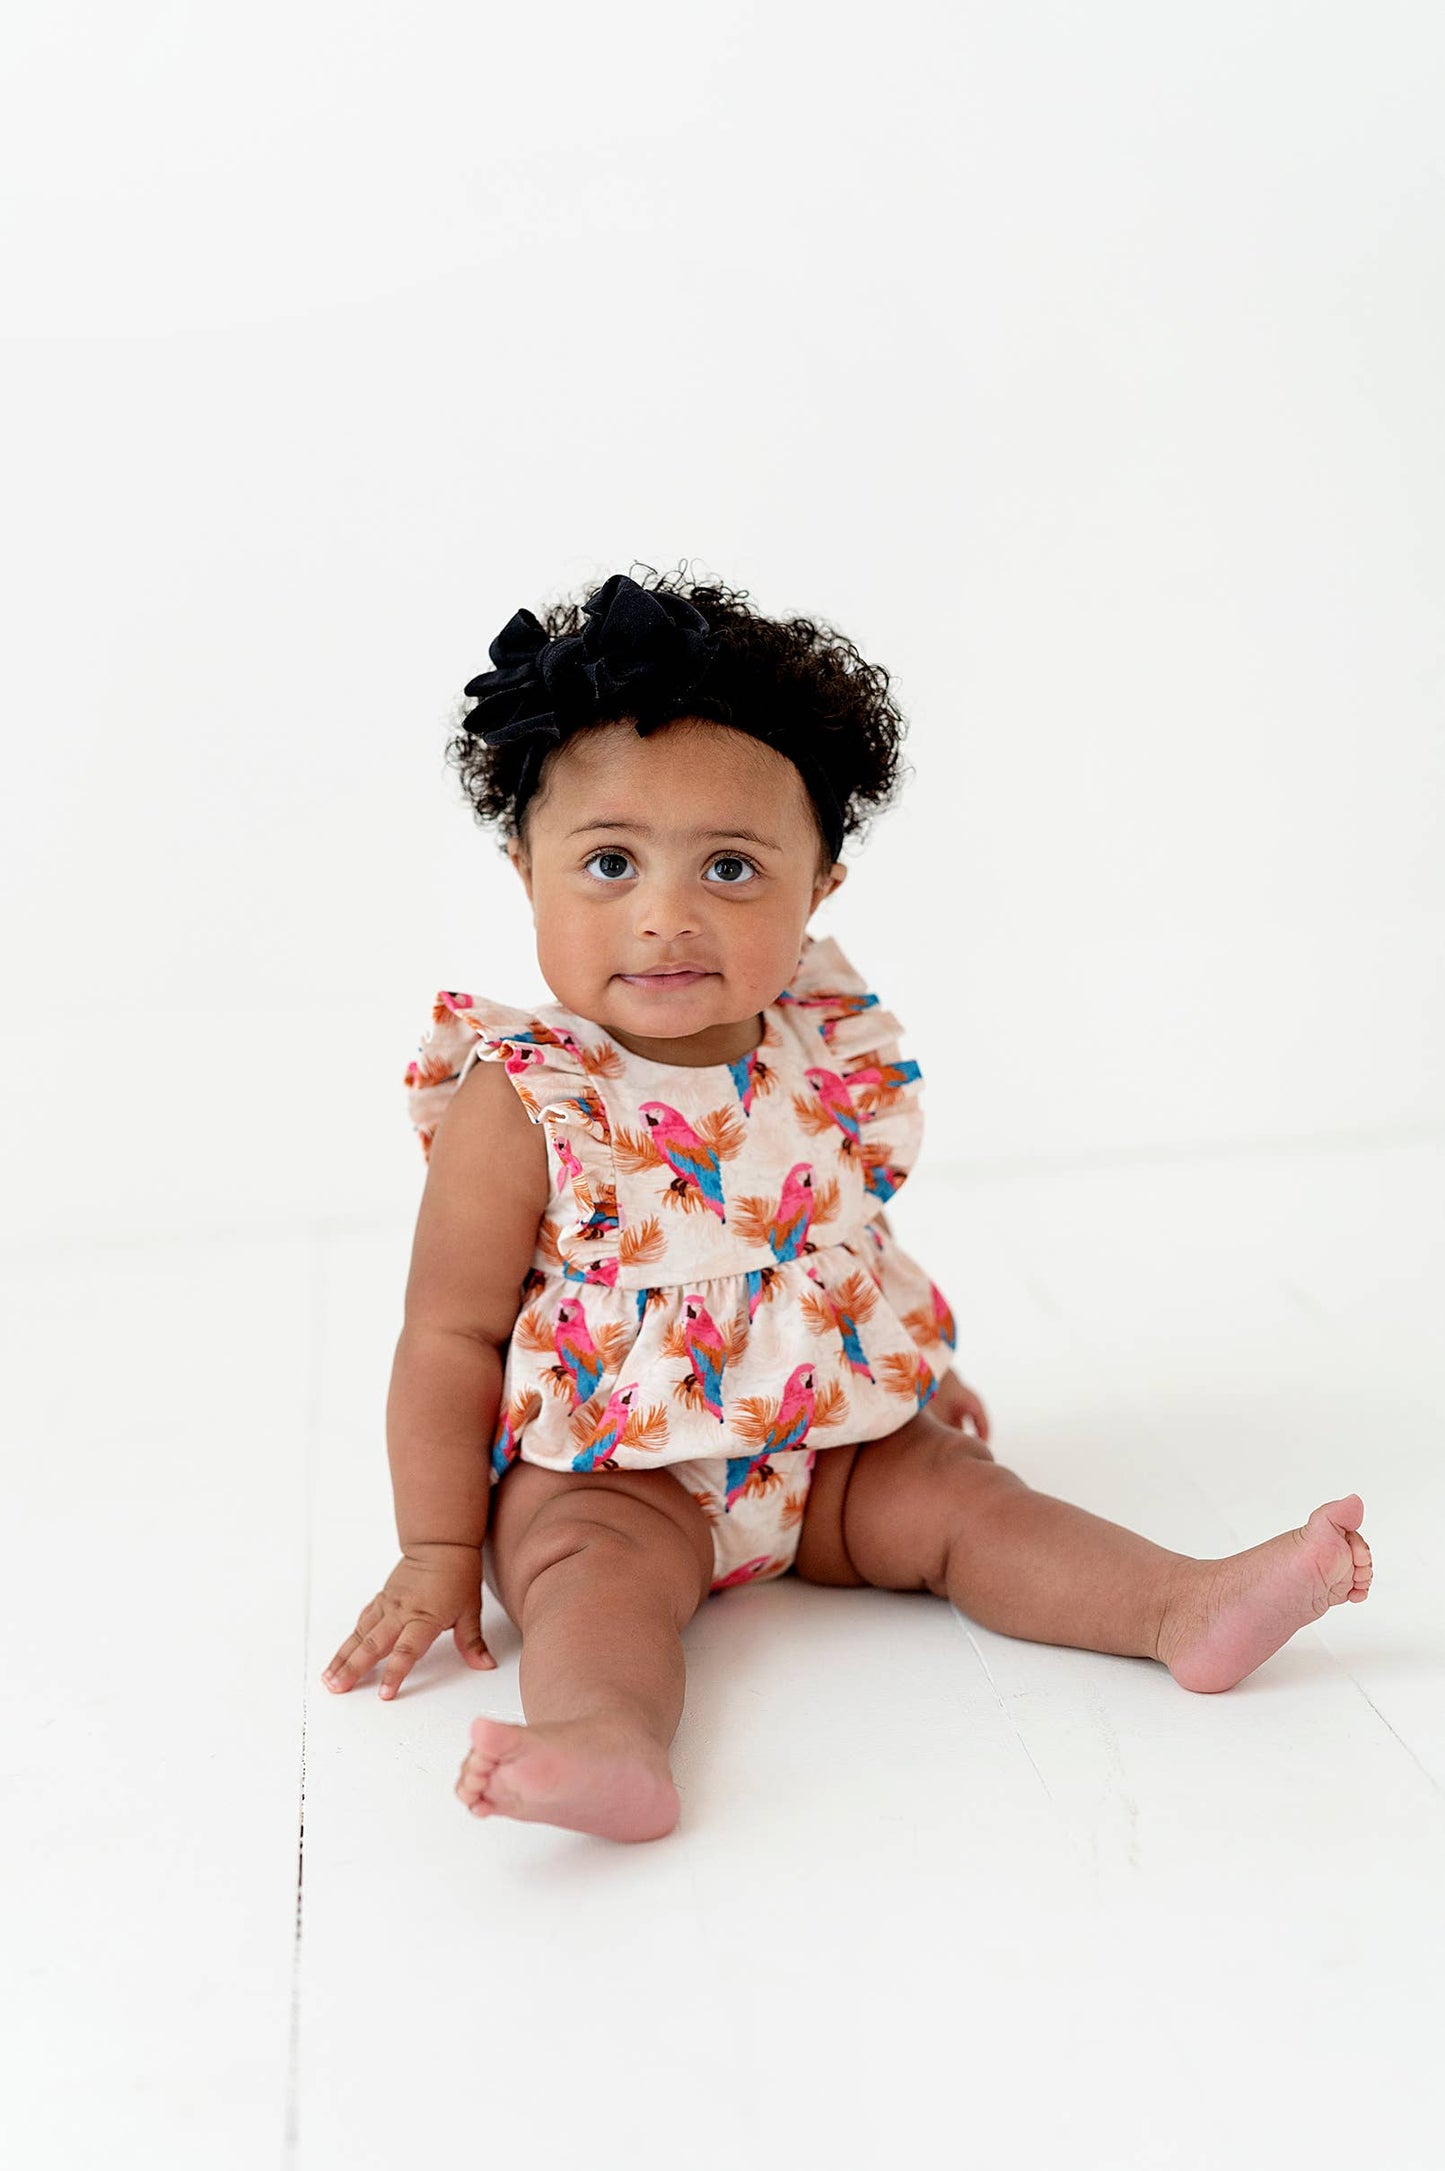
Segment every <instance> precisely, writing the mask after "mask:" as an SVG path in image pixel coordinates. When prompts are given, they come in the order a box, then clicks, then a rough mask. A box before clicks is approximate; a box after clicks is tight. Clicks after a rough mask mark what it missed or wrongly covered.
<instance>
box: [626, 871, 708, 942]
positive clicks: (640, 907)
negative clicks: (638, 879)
mask: <svg viewBox="0 0 1445 2171" xmlns="http://www.w3.org/2000/svg"><path fill="white" fill-rule="evenodd" d="M636 926H637V932H638V933H639V934H640V935H653V936H655V937H658V938H660V939H661V940H662V941H663V942H676V941H677V940H678V939H679V938H680V937H682V936H685V935H693V934H696V932H697V927H698V910H697V899H696V897H695V896H694V895H693V894H692V893H691V891H690V890H688V889H684V888H683V886H682V884H681V883H674V882H650V883H648V885H647V886H646V888H645V889H642V890H639V892H638V896H637V921H636Z"/></svg>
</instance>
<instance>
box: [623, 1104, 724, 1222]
mask: <svg viewBox="0 0 1445 2171" xmlns="http://www.w3.org/2000/svg"><path fill="white" fill-rule="evenodd" d="M637 1112H638V1114H639V1115H640V1116H641V1117H642V1120H643V1122H644V1123H645V1124H646V1125H647V1128H648V1131H649V1132H650V1134H651V1138H652V1143H653V1145H654V1146H655V1147H656V1148H657V1151H658V1152H659V1153H660V1154H661V1155H662V1157H663V1159H664V1160H665V1161H666V1163H667V1165H668V1167H669V1168H670V1169H671V1170H672V1171H673V1178H674V1180H673V1183H672V1187H671V1188H672V1189H673V1190H674V1191H681V1192H689V1191H691V1192H694V1193H696V1195H697V1196H698V1197H700V1198H701V1199H703V1200H704V1201H705V1202H706V1204H707V1205H708V1206H710V1207H711V1208H712V1211H713V1212H714V1213H715V1214H716V1215H717V1217H718V1220H719V1221H726V1220H727V1213H726V1211H725V1210H724V1206H723V1189H722V1163H721V1162H720V1161H719V1159H718V1157H717V1155H716V1154H715V1153H714V1152H713V1149H712V1147H711V1146H709V1145H707V1144H706V1143H705V1141H704V1140H702V1139H701V1138H699V1137H698V1135H697V1132H696V1131H695V1130H694V1129H693V1127H692V1125H691V1124H690V1123H689V1122H688V1120H687V1118H686V1116H681V1115H679V1114H678V1112H677V1110H676V1109H675V1108H669V1107H668V1105H667V1102H666V1101H644V1102H643V1103H642V1105H641V1107H640V1108H639V1109H638V1111H637Z"/></svg>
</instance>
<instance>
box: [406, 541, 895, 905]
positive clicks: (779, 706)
mask: <svg viewBox="0 0 1445 2171" xmlns="http://www.w3.org/2000/svg"><path fill="white" fill-rule="evenodd" d="M633 562H634V564H636V563H637V562H638V561H637V560H634V561H633ZM644 571H645V572H646V573H649V574H652V575H653V576H654V577H653V578H652V579H651V580H642V581H639V583H638V585H639V586H640V587H644V588H652V589H654V590H655V591H656V592H658V593H661V594H665V595H673V596H683V597H685V598H686V600H687V601H688V602H689V603H691V604H692V605H693V606H694V607H695V608H696V609H697V610H699V611H701V612H702V614H703V616H704V618H706V620H707V622H708V625H709V627H710V628H712V629H713V630H714V631H715V632H716V633H717V635H718V637H719V638H718V644H717V654H716V657H715V660H714V662H713V665H712V667H711V668H710V670H709V671H708V674H707V679H706V686H707V692H706V693H699V694H696V695H692V694H690V695H688V696H687V697H686V698H685V699H684V700H682V701H681V702H680V703H679V705H678V708H677V712H676V713H677V715H678V716H679V717H683V716H686V717H702V718H705V719H709V720H711V721H712V722H714V723H722V724H729V723H732V722H733V719H734V717H735V716H739V715H741V716H744V717H746V718H747V723H746V724H744V725H739V726H738V727H737V728H738V729H740V730H746V731H748V732H750V733H751V735H752V736H754V737H757V738H762V739H765V740H766V739H769V738H771V737H772V735H773V732H774V730H779V729H781V730H785V732H786V735H787V736H790V737H792V738H793V739H794V741H795V742H796V741H797V740H798V739H799V738H801V739H802V741H803V743H804V744H805V745H806V746H807V747H808V749H809V751H810V752H811V753H812V754H813V755H814V757H815V759H817V760H818V761H819V762H820V763H821V765H822V766H823V768H824V769H825V771H826V774H827V776H828V780H829V782H830V783H831V785H832V787H833V790H834V792H835V794H836V796H837V800H838V805H839V807H840V808H841V810H842V814H843V829H844V834H845V835H846V836H854V835H859V836H861V835H863V834H865V833H866V829H867V826H868V824H869V822H870V820H871V817H872V816H873V815H874V814H875V813H877V812H879V811H880V810H881V809H882V808H883V807H885V806H886V805H888V804H890V803H891V802H892V800H893V798H894V797H895V796H896V787H897V784H898V781H899V778H900V774H901V772H902V771H904V770H908V769H909V765H908V764H907V763H906V762H904V761H903V759H902V757H901V754H900V751H899V748H900V742H901V740H902V738H903V735H904V732H905V731H906V729H907V724H906V720H905V718H904V716H903V714H902V712H901V710H900V709H899V708H898V707H897V705H896V703H895V702H893V701H892V700H891V699H890V698H889V693H888V686H889V673H888V672H887V671H886V670H885V669H884V667H883V665H882V664H876V663H867V662H865V660H864V659H863V657H862V656H861V655H860V654H859V652H858V650H857V648H856V647H855V646H854V645H853V643H852V642H851V641H850V640H849V639H848V638H847V637H846V635H844V634H842V633H840V632H838V631H837V630H836V629H835V628H834V627H831V626H828V625H826V624H822V623H814V621H813V620H812V619H809V618H786V619H774V618H765V617H763V616H762V614H761V613H760V612H758V611H754V610H750V609H749V608H748V605H747V596H748V591H747V589H746V588H739V589H736V590H734V589H730V588H726V587H723V586H720V585H717V586H714V585H708V584H704V583H702V582H698V581H694V580H693V579H691V578H690V576H689V575H688V574H687V572H686V569H685V564H684V565H681V566H679V568H678V571H677V573H676V574H675V575H673V574H661V573H657V572H656V569H655V568H654V567H652V566H646V567H645V568H644ZM634 577H635V576H634ZM595 585H596V584H595V583H594V582H591V581H589V582H588V583H587V588H586V594H590V593H591V592H592V589H593V587H594V586H595ZM584 600H585V597H584V596H577V597H571V598H568V599H566V600H564V601H563V602H560V603H557V604H554V605H553V606H552V607H551V608H550V609H549V610H547V611H546V612H545V614H539V617H540V623H541V624H542V626H543V627H544V628H545V630H546V633H547V637H548V639H549V640H558V639H561V638H563V637H565V636H568V635H572V634H576V633H579V632H581V631H582V629H583V627H584V625H585V623H586V619H585V615H584V612H583V608H582V604H583V601H584ZM463 706H469V704H463ZM627 717H628V710H627V709H626V707H625V706H619V707H618V708H617V709H616V710H615V712H613V713H612V714H610V715H609V714H603V713H599V714H597V715H595V716H593V717H591V718H590V719H589V720H588V723H583V724H580V725H577V726H575V727H574V728H575V729H579V730H586V729H587V728H588V726H589V724H601V723H607V722H616V721H619V720H625V719H627ZM632 720H633V721H635V719H632ZM451 722H452V725H453V726H454V736H453V737H452V739H451V740H450V741H449V743H448V745H447V749H446V760H447V762H448V764H449V765H450V766H452V767H454V768H455V769H456V770H457V771H458V773H459V775H460V778H461V782H462V788H463V791H464V793H465V795H466V797H467V798H468V799H469V800H470V802H471V805H472V809H473V813H474V815H475V817H476V820H477V821H478V823H479V824H481V825H482V826H483V827H487V828H490V827H493V826H496V827H498V828H500V830H501V832H502V834H501V838H500V840H499V841H500V843H501V847H502V849H503V850H505V849H506V845H507V843H508V841H509V840H510V839H511V838H513V837H520V838H521V841H522V842H523V844H524V845H525V843H526V841H527V837H526V825H527V817H528V815H529V814H530V812H531V809H532V807H533V806H534V805H535V804H536V799H537V798H539V797H540V796H541V793H542V791H543V790H544V789H545V787H546V780H547V775H548V771H549V769H550V767H551V765H552V763H553V762H554V761H555V759H556V756H557V754H558V752H559V751H560V749H559V748H558V747H555V746H554V747H552V748H551V749H550V750H549V752H548V755H547V759H546V761H545V762H544V764H543V767H542V772H541V777H540V779H539V782H538V785H537V791H536V797H533V798H529V799H528V800H527V802H526V804H525V805H524V807H523V809H522V814H521V818H520V820H519V819H518V816H517V811H516V788H517V783H518V780H519V778H520V775H521V769H522V763H523V760H524V758H525V752H526V744H525V742H524V741H523V742H519V741H517V740H513V741H511V742H510V743H509V744H504V745H501V746H488V745H487V744H486V743H485V741H484V740H482V739H479V738H474V737H473V736H472V735H471V734H470V733H469V732H468V731H467V730H466V728H465V725H464V724H463V723H462V721H461V715H460V711H457V712H454V714H453V717H452V719H451ZM571 736H572V731H570V730H569V731H568V732H567V733H566V735H565V737H564V740H563V742H562V743H563V744H565V743H566V738H570V737H571ZM909 773H911V770H909ZM831 858H832V855H831V854H830V853H829V852H828V851H827V849H826V846H825V845H824V844H823V842H822V829H821V825H820V827H819V864H820V868H821V869H824V870H825V869H826V867H827V865H829V864H831Z"/></svg>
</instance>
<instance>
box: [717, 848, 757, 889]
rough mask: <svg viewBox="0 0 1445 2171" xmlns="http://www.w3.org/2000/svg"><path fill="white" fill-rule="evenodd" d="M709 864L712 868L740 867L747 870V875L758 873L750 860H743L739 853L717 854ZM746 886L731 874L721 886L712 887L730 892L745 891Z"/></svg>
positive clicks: (744, 882) (745, 883)
mask: <svg viewBox="0 0 1445 2171" xmlns="http://www.w3.org/2000/svg"><path fill="white" fill-rule="evenodd" d="M709 864H710V865H712V866H714V867H742V868H744V869H746V870H747V873H748V874H749V875H754V874H756V873H757V871H758V870H757V868H756V867H755V866H754V864H753V862H752V861H751V860H750V859H744V858H743V855H742V853H741V852H719V853H718V854H717V856H716V858H715V859H713V860H712V861H711V862H710V863H709ZM747 886H748V885H747V882H746V881H741V882H740V881H739V880H738V879H737V877H736V876H735V875H731V874H730V875H728V876H727V877H726V878H725V879H724V880H723V882H722V883H721V884H715V885H714V887H720V888H722V889H730V890H740V889H746V888H747Z"/></svg>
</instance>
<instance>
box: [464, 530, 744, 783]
mask: <svg viewBox="0 0 1445 2171" xmlns="http://www.w3.org/2000/svg"><path fill="white" fill-rule="evenodd" d="M582 608H583V610H584V612H585V613H586V616H587V619H588V623H587V624H586V625H585V626H584V627H583V629H582V631H581V632H580V633H571V634H564V635H563V636H562V637H561V638H560V639H558V640H549V639H548V637H547V632H546V628H545V627H544V626H543V625H542V624H541V622H540V621H539V620H538V619H537V618H536V617H535V616H534V614H533V613H532V612H531V611H527V610H521V611H518V612H516V613H515V615H514V616H513V617H511V618H510V619H508V621H507V623H506V625H505V626H503V628H502V630H501V632H500V633H499V634H498V635H497V637H496V639H495V640H494V641H493V642H492V643H491V646H490V647H489V648H488V650H487V654H488V655H489V656H490V657H491V659H492V662H493V663H494V664H495V666H496V669H495V670H492V671H483V672H482V673H481V675H480V676H479V677H477V678H474V679H469V680H468V681H467V684H466V685H465V687H464V688H463V689H462V690H463V692H464V693H466V694H467V695H469V696H470V697H472V698H473V699H474V700H475V701H476V704H477V705H476V707H475V708H474V709H473V710H471V712H470V713H469V714H468V715H467V717H466V718H465V719H464V722H463V729H464V730H466V731H468V732H470V733H471V734H472V735H473V736H474V737H475V738H479V739H483V740H485V741H486V743H487V745H488V746H505V745H507V744H508V743H509V742H510V741H511V740H513V739H529V740H531V741H532V742H533V743H532V745H531V746H530V747H529V748H528V752H527V759H526V761H525V762H524V764H523V768H522V774H521V777H520V778H519V780H518V785H517V799H518V802H519V803H520V801H521V800H523V799H525V798H526V796H527V794H528V792H529V791H530V790H531V787H532V785H533V784H534V783H535V781H536V777H537V772H538V771H539V770H540V768H541V766H542V760H543V757H544V756H545V754H546V752H547V750H548V748H549V747H550V746H553V745H556V744H559V743H560V741H561V740H562V738H563V737H564V736H565V734H566V730H567V727H568V725H569V724H574V723H580V722H583V721H585V719H586V718H588V717H589V716H596V715H599V714H600V713H601V712H602V710H603V709H604V708H608V707H611V708H626V709H628V710H630V711H631V712H632V713H634V714H636V715H637V716H638V717H639V720H640V721H646V720H647V719H648V718H651V719H652V720H653V722H654V723H655V722H660V721H661V720H662V719H661V718H660V716H658V714H657V712H658V710H659V709H661V708H664V707H666V706H669V705H671V706H673V708H674V711H676V710H677V708H679V707H680V706H681V705H682V704H683V703H684V702H685V699H686V696H687V695H688V694H689V693H691V692H693V691H694V689H695V688H696V686H697V684H698V682H699V680H700V679H701V678H702V676H703V674H704V673H705V671H706V670H707V668H708V666H709V665H710V664H711V662H712V660H713V658H714V656H715V655H716V653H717V645H718V641H717V635H716V634H715V633H714V632H712V631H711V629H710V628H709V626H708V622H707V620H706V619H705V618H704V617H703V615H702V612H701V611H700V610H698V609H697V608H696V607H695V606H694V605H693V604H691V603H689V602H687V600H686V599H685V598H684V597H682V596H668V595H657V594H654V593H653V592H652V591H651V590H650V589H647V588H642V587H639V585H638V583H637V582H636V581H635V580H633V579H632V577H631V576H630V574H627V573H614V574H613V575H612V576H611V578H610V579H609V580H605V581H604V582H603V583H602V586H601V587H600V588H598V589H597V590H596V591H595V592H594V593H593V594H592V595H590V596H589V597H588V598H587V601H586V602H585V603H584V604H583V606H582Z"/></svg>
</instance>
